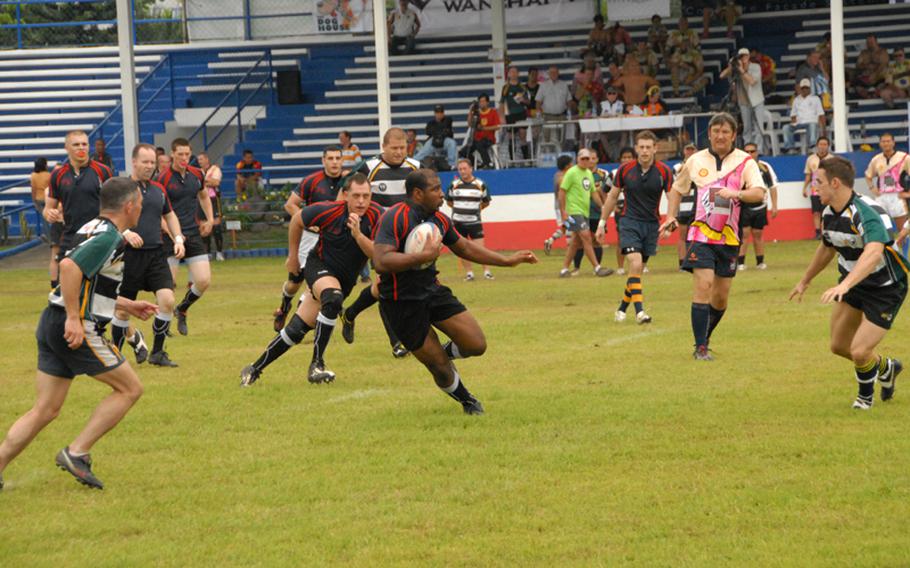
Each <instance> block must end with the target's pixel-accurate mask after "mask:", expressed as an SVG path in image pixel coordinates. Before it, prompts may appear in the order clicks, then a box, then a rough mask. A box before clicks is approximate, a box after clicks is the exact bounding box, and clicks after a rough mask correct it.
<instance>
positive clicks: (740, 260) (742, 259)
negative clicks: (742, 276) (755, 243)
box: [736, 255, 746, 264]
mask: <svg viewBox="0 0 910 568" xmlns="http://www.w3.org/2000/svg"><path fill="white" fill-rule="evenodd" d="M736 264H746V255H741V256H739V257H738V258H737V259H736Z"/></svg>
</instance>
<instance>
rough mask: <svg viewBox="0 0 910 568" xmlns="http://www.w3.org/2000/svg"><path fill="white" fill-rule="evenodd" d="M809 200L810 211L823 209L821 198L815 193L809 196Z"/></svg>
mask: <svg viewBox="0 0 910 568" xmlns="http://www.w3.org/2000/svg"><path fill="white" fill-rule="evenodd" d="M809 201H811V202H812V212H813V213H821V212H822V211H824V210H825V206H824V205H822V198H821V197H819V196H817V195H812V196H810V197H809Z"/></svg>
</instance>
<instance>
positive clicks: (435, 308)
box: [379, 285, 467, 351]
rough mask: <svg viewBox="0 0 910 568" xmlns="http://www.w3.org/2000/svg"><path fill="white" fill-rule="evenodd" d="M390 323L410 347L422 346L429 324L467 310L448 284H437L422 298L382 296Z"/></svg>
mask: <svg viewBox="0 0 910 568" xmlns="http://www.w3.org/2000/svg"><path fill="white" fill-rule="evenodd" d="M379 303H380V307H381V308H382V309H383V311H384V313H385V315H386V318H387V319H388V321H389V326H390V327H391V328H392V331H394V332H395V335H397V336H398V340H399V341H401V343H402V345H404V346H405V347H406V348H407V350H408V351H416V350H417V349H420V348H421V347H423V343H424V341H426V339H427V334H429V333H430V326H431V325H433V324H435V323H438V322H441V321H445V320H447V319H449V318H450V317H452V316H457V315H458V314H460V313H462V312H465V311H467V308H466V307H464V304H462V303H461V302H459V301H458V298H456V297H455V295H454V294H452V291H451V290H450V289H448V288H447V287H445V286H441V285H437V286H435V287H434V288H433V290H432V292H430V295H429V296H428V297H427V298H425V299H423V300H397V301H392V300H379Z"/></svg>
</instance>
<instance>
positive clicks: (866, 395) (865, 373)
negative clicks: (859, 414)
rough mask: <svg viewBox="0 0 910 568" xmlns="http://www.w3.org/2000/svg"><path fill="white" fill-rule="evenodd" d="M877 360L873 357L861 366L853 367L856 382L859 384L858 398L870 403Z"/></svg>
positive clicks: (877, 367)
mask: <svg viewBox="0 0 910 568" xmlns="http://www.w3.org/2000/svg"><path fill="white" fill-rule="evenodd" d="M878 369H879V360H878V359H873V360H871V361H869V362H868V363H866V364H865V365H863V366H861V367H860V366H857V367H854V370H855V371H856V382H857V384H858V385H859V398H861V399H863V400H865V401H866V402H868V403H870V404H871V403H872V397H873V395H874V394H875V379H876V378H877V377H878Z"/></svg>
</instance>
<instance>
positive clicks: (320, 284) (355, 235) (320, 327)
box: [240, 174, 382, 386]
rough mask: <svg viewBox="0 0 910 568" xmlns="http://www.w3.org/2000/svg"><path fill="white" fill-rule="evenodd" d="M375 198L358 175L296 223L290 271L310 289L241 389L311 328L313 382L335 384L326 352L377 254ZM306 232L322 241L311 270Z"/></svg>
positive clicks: (377, 209) (290, 241)
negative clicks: (338, 196)
mask: <svg viewBox="0 0 910 568" xmlns="http://www.w3.org/2000/svg"><path fill="white" fill-rule="evenodd" d="M370 197H371V192H370V182H369V180H368V179H367V177H366V176H364V175H363V174H354V175H353V176H351V177H349V178H348V179H347V181H346V182H345V186H344V189H343V190H342V200H341V201H324V202H320V203H316V204H314V205H310V206H308V207H304V208H303V209H302V210H301V211H300V213H298V214H297V215H295V216H294V218H293V219H292V220H291V226H290V228H289V230H288V259H287V268H288V272H290V273H291V274H294V275H296V274H298V273H300V272H302V273H303V274H304V278H305V279H306V283H307V291H306V292H304V294H303V295H302V296H301V300H300V305H298V306H297V313H295V314H294V315H293V317H291V321H290V322H289V323H288V324H287V325H286V326H285V327H284V328H283V329H281V330H280V332H279V333H278V335H277V336H276V337H275V338H274V339H272V341H271V342H270V343H269V345H268V347H266V350H265V351H264V352H263V353H262V355H260V357H259V358H258V359H257V360H256V361H255V362H254V363H252V364H251V365H247V366H246V367H244V368H243V370H242V371H241V372H240V385H241V386H250V385H252V384H253V383H255V382H256V381H257V380H258V379H259V377H260V375H261V374H262V371H263V369H265V368H266V367H267V366H268V365H269V364H271V363H272V361H274V360H275V359H277V358H278V357H281V356H282V355H283V354H284V353H286V352H287V351H288V349H290V348H291V347H293V346H294V345H296V344H298V343H300V342H301V341H303V337H304V336H305V335H306V333H307V332H308V331H310V330H311V329H315V330H316V336H315V339H314V341H313V358H312V360H311V361H310V368H309V372H308V374H307V379H308V380H309V381H310V382H311V383H329V382H332V381H334V380H335V373H333V372H332V371H330V370H328V369H326V368H325V361H324V357H325V350H326V347H328V344H329V339H330V338H331V337H332V331H334V329H335V319H336V318H337V317H338V314H339V313H340V312H341V308H342V304H343V303H344V299H345V298H346V297H347V296H348V294H350V293H351V290H352V289H353V288H354V284H356V283H357V277H358V274H359V273H360V270H361V269H362V268H363V266H364V265H365V264H366V261H367V259H368V258H369V257H370V256H372V254H373V241H371V240H370V237H371V235H372V234H373V233H374V231H375V229H376V227H377V225H378V223H379V216H380V214H381V213H382V210H381V209H380V207H379V206H378V205H376V204H375V203H372V202H371V201H370ZM304 230H312V231H315V232H316V234H317V235H318V236H319V238H318V241H317V242H316V245H315V246H314V247H313V248H312V250H311V251H310V253H309V256H308V257H307V259H306V266H305V267H301V265H300V260H299V258H298V256H297V250H298V247H299V245H300V238H301V235H302V234H303V232H304ZM316 298H318V300H317V299H316Z"/></svg>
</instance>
